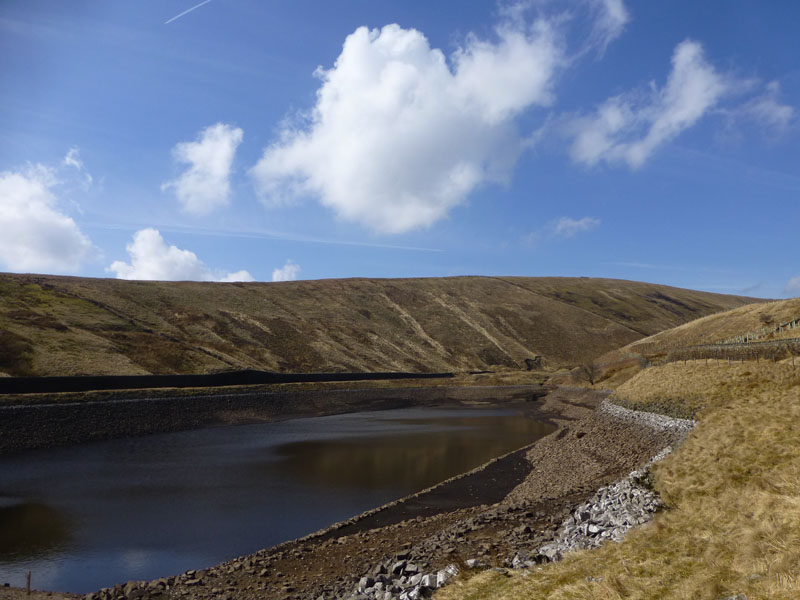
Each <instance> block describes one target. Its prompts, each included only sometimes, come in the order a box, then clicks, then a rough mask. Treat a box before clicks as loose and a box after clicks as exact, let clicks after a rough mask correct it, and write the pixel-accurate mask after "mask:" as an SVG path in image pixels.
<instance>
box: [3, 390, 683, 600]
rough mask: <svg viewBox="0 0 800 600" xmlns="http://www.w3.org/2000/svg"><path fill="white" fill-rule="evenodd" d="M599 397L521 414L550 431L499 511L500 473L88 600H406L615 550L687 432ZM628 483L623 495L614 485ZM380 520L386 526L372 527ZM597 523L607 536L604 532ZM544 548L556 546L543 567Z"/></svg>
mask: <svg viewBox="0 0 800 600" xmlns="http://www.w3.org/2000/svg"><path fill="white" fill-rule="evenodd" d="M606 396H607V394H604V393H601V392H596V391H592V390H586V389H583V388H559V389H557V390H555V391H553V392H551V393H550V394H548V395H547V396H546V397H544V399H541V400H538V401H536V402H529V401H528V402H524V403H523V404H519V405H518V407H519V408H520V409H521V410H523V411H528V412H529V414H535V416H536V418H538V419H541V420H545V421H548V422H550V423H552V424H553V425H554V426H555V427H556V431H554V433H552V434H551V435H549V436H547V437H545V438H542V439H541V440H539V441H538V442H536V443H535V444H533V445H532V446H531V447H529V448H526V449H523V450H521V451H518V453H516V454H517V459H519V460H518V461H517V462H518V463H522V462H524V463H525V469H524V472H523V473H519V475H520V476H519V479H518V483H517V484H516V485H515V486H514V487H513V489H511V490H510V491H509V490H508V487H507V482H506V491H505V492H504V493H503V494H502V497H501V498H500V499H499V500H498V499H493V498H489V495H490V494H488V491H491V490H493V489H495V488H501V487H503V481H502V479H503V478H504V477H506V476H507V473H504V472H503V471H502V470H499V471H498V470H495V471H493V470H492V469H491V468H488V467H487V466H485V467H484V468H482V469H479V470H476V472H473V473H471V474H468V475H466V476H462V477H459V478H455V481H450V482H447V483H445V484H443V485H442V486H437V487H436V488H433V489H432V490H428V491H426V492H425V493H422V494H418V495H415V496H414V497H410V498H408V499H404V500H403V501H399V502H396V503H392V504H391V505H388V506H387V507H382V508H381V509H377V510H376V511H371V512H370V513H369V514H367V515H361V516H359V517H356V518H354V519H351V520H349V521H348V522H345V523H342V524H338V525H335V526H333V527H331V528H328V529H327V530H325V531H323V532H318V533H317V534H312V535H311V536H307V537H305V538H302V539H300V540H295V541H293V542H287V543H285V544H281V545H279V546H276V547H274V548H270V549H266V550H262V551H260V552H257V553H255V554H253V555H250V556H246V557H238V558H236V559H234V560H231V561H228V562H226V563H223V564H221V565H217V566H215V567H211V568H209V569H205V570H202V571H200V570H198V571H189V572H187V573H184V574H182V575H178V576H174V577H167V578H163V579H159V580H156V581H152V582H128V583H127V584H122V585H118V586H115V587H113V588H106V589H104V590H100V591H99V592H96V593H94V594H90V595H89V596H88V597H87V598H88V600H122V599H128V600H148V599H152V600H167V599H170V598H175V599H179V598H197V599H209V600H211V599H212V598H221V599H222V600H234V599H243V600H250V599H256V598H264V597H269V598H286V599H291V600H301V599H303V600H304V599H309V600H318V599H319V598H323V599H330V598H359V599H362V600H363V599H367V598H369V599H372V598H378V599H379V600H388V599H389V598H402V600H411V599H413V598H419V597H427V596H428V595H429V594H430V592H431V591H432V590H433V589H435V588H436V587H439V586H440V585H441V584H443V583H444V582H445V581H446V580H448V579H450V578H452V577H453V576H454V574H455V573H456V572H458V571H461V570H464V569H471V568H513V567H518V568H529V567H530V565H532V564H538V563H539V562H541V561H543V560H548V559H550V558H556V557H557V556H556V555H557V554H559V553H563V552H564V551H566V549H567V546H570V547H572V546H573V545H575V544H577V543H578V542H576V541H575V540H577V537H576V536H580V535H582V536H584V537H586V536H588V537H589V538H592V539H593V540H594V539H606V538H613V537H614V536H616V535H618V533H617V532H616V530H615V529H613V527H618V526H621V525H625V521H628V522H629V524H633V523H635V522H638V521H640V520H641V519H642V517H641V515H640V513H639V512H630V511H629V512H630V514H628V516H627V517H619V516H618V515H617V513H613V514H612V513H610V512H609V510H610V508H611V506H612V505H616V504H619V503H618V502H617V499H621V498H624V502H622V503H623V504H625V505H626V506H628V507H629V508H630V506H632V505H633V504H637V503H638V504H640V505H641V508H642V510H644V512H645V513H648V511H650V510H651V509H653V510H654V509H655V508H656V506H657V505H656V502H655V501H654V500H652V499H650V498H649V497H648V496H646V495H643V494H642V493H641V492H639V491H636V490H635V489H634V487H633V484H634V483H635V482H636V481H637V480H640V479H641V477H640V476H633V473H632V472H635V471H636V469H638V468H640V467H641V466H642V465H643V464H645V463H646V462H647V461H648V460H649V459H651V458H652V457H653V456H656V455H657V454H658V453H659V452H660V451H661V450H663V449H664V448H665V447H667V446H670V445H671V444H675V443H677V442H679V441H680V440H681V439H682V438H683V437H684V436H685V434H686V431H687V430H688V429H687V427H688V426H689V425H688V424H683V425H682V426H681V427H671V426H666V421H664V420H662V419H661V418H660V417H657V418H655V420H653V417H651V416H650V415H645V416H644V417H643V416H642V415H640V414H636V413H634V411H627V409H622V408H620V407H617V406H615V405H612V404H610V403H608V401H607V400H606ZM665 419H666V418H665ZM513 454H515V453H512V455H513ZM503 458H504V459H506V460H507V459H508V457H503ZM502 460H503V459H499V460H498V461H493V462H502ZM625 478H630V483H628V484H619V482H620V480H621V479H625ZM470 482H471V483H470ZM615 482H616V483H615ZM456 484H458V485H461V486H462V489H461V490H460V491H459V492H458V494H462V493H463V486H464V485H472V486H473V489H474V490H475V491H476V492H475V493H476V494H477V495H476V497H475V498H473V499H472V501H471V502H470V503H467V505H466V506H463V505H462V506H460V507H456V508H453V507H452V506H448V504H447V502H446V498H447V494H446V493H444V495H442V494H443V490H447V489H448V486H453V485H456ZM609 486H611V487H609ZM614 486H616V487H614ZM598 490H600V492H598ZM431 493H435V494H439V497H438V500H437V501H436V502H433V503H430V504H428V505H427V510H425V511H421V512H417V513H416V514H414V513H413V511H412V512H409V506H414V505H425V502H426V494H431ZM598 493H599V494H600V495H599V496H596V494H598ZM481 496H483V497H481ZM443 498H444V500H443ZM612 498H613V499H614V500H613V501H612ZM626 510H627V509H626ZM631 510H632V509H631ZM375 514H381V520H380V522H379V523H378V522H372V523H373V524H376V525H377V526H376V527H370V526H369V525H370V523H371V522H370V521H369V519H370V518H373V517H374V515H375ZM587 515H588V516H587ZM601 515H605V516H608V518H606V517H605V516H602V517H601ZM584 517H586V518H584ZM604 523H605V524H607V525H609V527H610V528H606V529H602V528H601V525H603V524H604ZM603 532H606V534H605V535H602V534H603ZM565 536H566V537H565ZM580 543H584V542H580ZM585 543H588V542H585ZM548 544H559V545H557V546H556V547H554V548H552V552H551V554H552V556H550V557H548V556H547V552H548V550H547V548H548V546H547V545H548ZM543 548H544V549H545V551H544V553H542V551H541V550H542V549H543ZM5 594H6V595H4V590H3V589H2V588H0V600H4V599H5V598H6V597H8V598H14V596H13V593H12V591H8V590H6V591H5ZM62 596H65V595H62ZM66 596H68V595H66Z"/></svg>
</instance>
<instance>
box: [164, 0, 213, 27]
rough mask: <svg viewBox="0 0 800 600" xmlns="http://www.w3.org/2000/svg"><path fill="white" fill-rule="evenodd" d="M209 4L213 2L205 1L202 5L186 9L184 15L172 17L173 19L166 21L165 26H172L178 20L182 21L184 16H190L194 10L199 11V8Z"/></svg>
mask: <svg viewBox="0 0 800 600" xmlns="http://www.w3.org/2000/svg"><path fill="white" fill-rule="evenodd" d="M209 2H211V0H203V1H202V2H201V3H200V4H195V5H194V6H193V7H191V8H188V9H186V10H185V11H183V12H182V13H180V14H179V15H175V16H174V17H172V18H171V19H167V20H166V21H164V25H169V24H170V23H172V22H173V21H177V20H178V19H180V18H181V17H182V16H184V15H188V14H189V13H190V12H192V11H193V10H197V9H198V8H200V7H201V6H203V5H204V4H208V3H209Z"/></svg>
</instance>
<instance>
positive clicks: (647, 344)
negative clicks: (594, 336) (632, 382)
mask: <svg viewBox="0 0 800 600" xmlns="http://www.w3.org/2000/svg"><path fill="white" fill-rule="evenodd" d="M798 317H800V298H791V299H789V300H780V301H775V302H759V303H755V304H748V305H746V306H741V307H739V308H735V309H732V310H729V311H726V312H723V313H717V314H713V315H709V316H705V317H702V318H699V319H697V320H695V321H691V322H689V323H686V324H683V325H680V326H678V327H675V328H674V329H668V330H666V331H662V332H660V333H658V334H656V335H652V336H650V337H648V338H645V339H642V340H637V341H635V342H633V343H631V344H628V345H627V346H625V347H624V348H621V349H620V350H619V352H620V353H625V352H640V353H652V352H657V351H659V350H660V349H661V350H663V349H665V348H671V347H676V346H691V345H696V344H713V343H716V342H721V341H723V340H725V339H728V338H731V337H735V336H739V335H744V334H746V333H750V332H757V331H760V330H761V329H762V328H766V329H767V330H768V331H769V330H771V329H772V328H774V327H777V326H778V324H780V323H784V322H787V321H790V320H792V319H797V318H798ZM798 335H800V331H799V330H794V331H790V332H788V334H787V333H786V332H782V333H779V334H775V335H772V336H769V337H767V338H764V339H778V338H780V337H786V336H789V337H797V336H798Z"/></svg>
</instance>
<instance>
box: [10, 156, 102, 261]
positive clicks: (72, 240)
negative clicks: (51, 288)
mask: <svg viewBox="0 0 800 600" xmlns="http://www.w3.org/2000/svg"><path fill="white" fill-rule="evenodd" d="M58 183H59V182H58V180H57V178H56V174H55V171H53V170H52V169H49V168H47V167H45V166H43V165H35V166H31V167H29V168H28V169H26V170H24V171H16V172H15V171H5V172H2V173H0V232H2V233H0V262H1V263H2V264H3V265H4V266H5V268H7V269H9V270H11V271H33V272H46V273H74V272H76V271H78V269H79V268H80V266H81V264H82V263H83V262H84V261H85V260H87V259H88V258H89V257H90V256H91V255H92V254H93V252H94V249H93V246H92V244H91V242H90V241H89V238H88V237H86V235H84V234H83V233H82V232H81V230H80V228H79V227H78V225H77V224H76V223H75V221H74V220H73V219H72V218H71V217H70V216H68V215H67V214H65V212H64V210H63V209H62V208H61V207H60V206H59V202H58V198H57V197H56V196H55V194H54V192H53V188H54V187H55V186H57V185H58Z"/></svg>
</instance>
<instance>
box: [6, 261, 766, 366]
mask: <svg viewBox="0 0 800 600" xmlns="http://www.w3.org/2000/svg"><path fill="white" fill-rule="evenodd" d="M751 301H752V299H748V298H741V297H736V296H722V295H718V294H708V293H704V292H695V291H691V290H680V289H677V288H670V287H667V286H659V285H654V284H645V283H636V282H630V281H616V280H607V279H588V278H587V279H583V278H521V277H518V278H495V277H452V278H430V279H348V280H321V281H295V282H285V283H199V282H155V281H120V280H112V279H86V278H77V277H55V276H43V275H12V274H3V275H0V332H6V337H7V338H9V339H13V340H15V343H16V344H17V345H18V346H19V347H24V348H29V349H30V351H28V352H26V354H25V355H24V360H22V361H20V360H9V359H8V357H5V358H4V357H3V356H1V355H0V373H6V374H9V375H21V374H34V375H75V374H113V373H117V374H136V373H148V372H149V373H208V372H213V371H218V370H230V369H242V368H253V369H264V370H273V371H283V372H286V371H311V372H320V371H416V372H434V371H466V370H471V369H491V370H500V369H516V370H522V369H524V367H525V365H524V360H525V359H526V358H532V357H533V356H535V355H540V356H543V357H544V358H545V361H546V363H547V364H548V365H551V366H557V365H567V366H574V365H576V364H579V363H580V362H582V361H586V360H591V359H593V358H594V357H596V356H598V355H600V354H602V353H604V352H608V351H610V350H612V349H613V348H618V347H620V346H622V345H624V344H627V343H630V342H632V341H634V340H636V339H639V338H641V337H642V336H644V335H649V334H652V333H655V332H657V331H661V330H662V329H666V328H668V327H674V326H675V325H678V324H680V323H684V322H686V321H688V320H691V319H694V318H696V317H698V316H702V315H706V314H710V313H712V312H716V311H720V310H726V309H728V308H731V307H735V306H741V305H742V304H746V303H748V302H751ZM18 354H19V353H15V354H14V355H13V356H17V355H18ZM12 358H13V357H12Z"/></svg>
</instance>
